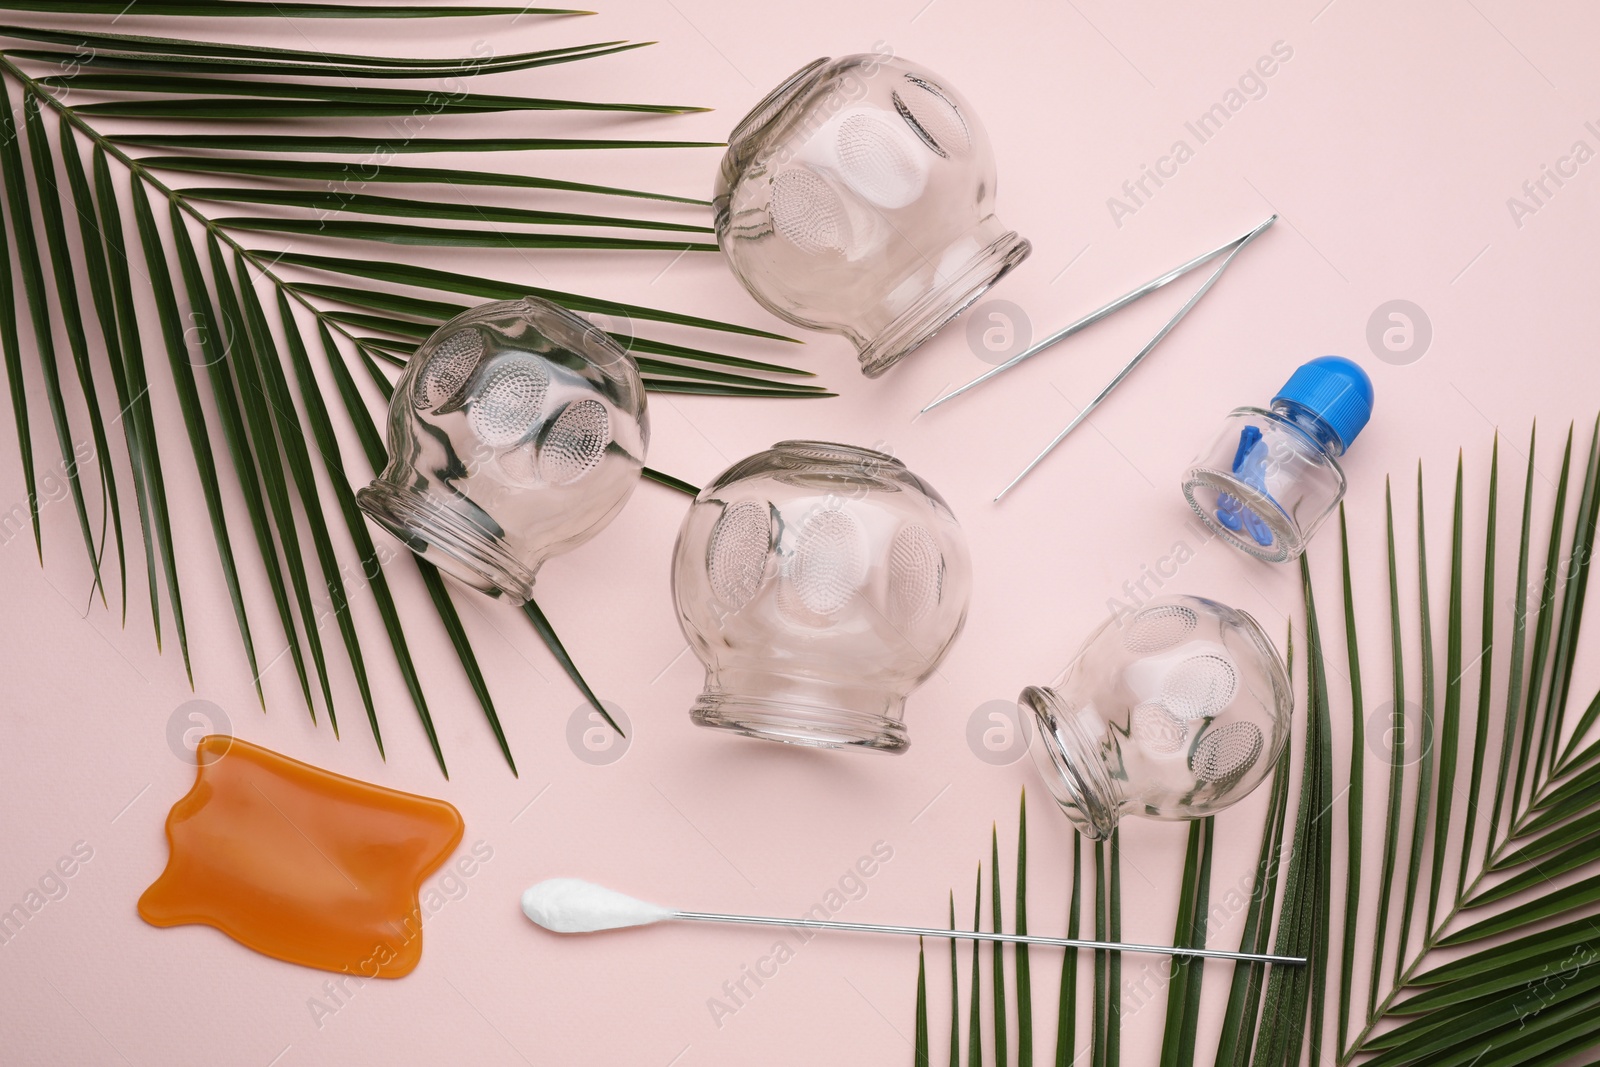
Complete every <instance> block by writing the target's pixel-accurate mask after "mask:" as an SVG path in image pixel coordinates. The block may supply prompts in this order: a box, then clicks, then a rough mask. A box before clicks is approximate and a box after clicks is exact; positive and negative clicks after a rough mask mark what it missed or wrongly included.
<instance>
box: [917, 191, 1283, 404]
mask: <svg viewBox="0 0 1600 1067" xmlns="http://www.w3.org/2000/svg"><path fill="white" fill-rule="evenodd" d="M1277 217H1278V216H1276V215H1274V216H1272V218H1270V219H1268V220H1267V221H1266V222H1264V223H1262V224H1261V225H1260V226H1257V227H1256V228H1255V229H1254V230H1251V231H1250V232H1249V233H1247V234H1245V235H1243V236H1241V237H1235V238H1233V239H1232V240H1231V241H1229V242H1228V243H1227V244H1223V245H1218V246H1217V247H1216V248H1213V249H1212V250H1211V251H1209V252H1207V253H1205V254H1204V255H1199V256H1196V257H1195V258H1193V259H1191V260H1190V261H1189V262H1187V263H1185V264H1183V265H1182V266H1178V267H1174V268H1172V269H1171V270H1169V271H1167V273H1165V274H1163V275H1161V276H1160V277H1158V278H1151V279H1150V280H1149V281H1147V282H1145V283H1144V284H1143V285H1141V286H1139V288H1137V289H1135V290H1133V291H1132V292H1128V293H1123V294H1122V295H1121V296H1119V297H1117V298H1116V299H1115V300H1113V301H1111V303H1109V304H1106V305H1105V306H1104V307H1098V308H1095V309H1094V310H1093V311H1091V312H1089V313H1088V314H1087V315H1085V316H1084V317H1083V318H1081V319H1078V320H1077V321H1076V322H1071V323H1068V324H1067V325H1066V326H1063V327H1062V328H1061V329H1059V330H1057V331H1056V332H1055V333H1053V334H1051V335H1050V336H1049V337H1046V338H1044V339H1043V340H1041V341H1039V343H1038V344H1035V345H1032V346H1030V347H1029V348H1027V349H1026V350H1025V351H1022V352H1018V353H1017V354H1016V355H1014V356H1012V357H1011V358H1010V359H1008V360H1006V361H1005V362H1004V363H1001V364H1000V365H998V366H995V367H991V368H989V369H988V370H986V371H984V372H983V373H982V374H980V375H978V376H977V377H976V378H974V379H972V381H970V382H968V383H967V384H966V385H962V386H958V387H957V388H955V389H952V390H950V392H948V393H946V394H944V395H943V396H941V397H939V398H938V399H937V400H935V401H933V402H932V403H930V404H929V405H928V406H927V407H925V408H923V409H922V411H923V412H924V413H926V412H929V411H932V410H933V409H934V408H936V407H938V406H939V405H940V404H943V403H945V402H946V401H948V400H954V399H955V398H956V397H958V396H960V395H961V394H962V393H965V392H967V391H968V390H969V389H975V388H977V387H978V386H980V385H982V384H983V383H984V382H986V381H988V380H989V379H990V378H993V377H994V376H995V375H997V374H1003V373H1004V372H1006V371H1008V370H1010V369H1011V368H1012V367H1015V366H1016V365H1017V364H1019V363H1021V362H1022V361H1023V360H1026V359H1032V358H1033V357H1034V356H1037V355H1038V354H1039V353H1040V352H1043V351H1044V350H1045V349H1047V348H1050V347H1051V346H1053V345H1056V344H1059V343H1060V342H1062V341H1065V340H1066V339H1067V338H1069V337H1071V336H1072V335H1073V334H1075V333H1080V332H1082V331H1083V330H1086V329H1088V328H1089V327H1090V326H1093V325H1094V324H1095V323H1097V322H1099V321H1100V320H1101V319H1103V318H1105V317H1106V316H1108V315H1111V314H1114V313H1116V312H1118V311H1121V310H1122V309H1123V308H1125V307H1127V306H1128V305H1129V304H1131V303H1133V302H1134V301H1136V300H1138V299H1140V298H1141V297H1146V296H1149V295H1150V294H1151V293H1153V292H1155V291H1156V290H1157V289H1160V288H1161V287H1162V286H1164V285H1167V284H1169V283H1171V282H1174V281H1177V280H1178V279H1179V278H1181V277H1183V276H1184V275H1185V274H1188V273H1189V272H1190V271H1192V270H1194V269H1195V268H1196V267H1199V266H1202V265H1204V264H1206V263H1209V262H1211V261H1212V260H1213V259H1216V258H1217V257H1218V256H1220V255H1222V254H1223V253H1224V252H1227V251H1229V250H1230V249H1233V248H1235V247H1236V246H1238V245H1239V244H1240V243H1241V242H1243V241H1247V240H1249V239H1250V238H1251V237H1254V236H1255V235H1256V234H1257V233H1259V232H1260V231H1261V230H1263V229H1265V228H1266V227H1268V226H1270V225H1272V223H1273V220H1275V219H1276V218H1277Z"/></svg>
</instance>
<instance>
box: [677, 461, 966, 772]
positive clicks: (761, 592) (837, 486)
mask: <svg viewBox="0 0 1600 1067" xmlns="http://www.w3.org/2000/svg"><path fill="white" fill-rule="evenodd" d="M672 587H673V596H674V599H675V601H676V603H677V609H678V621H679V623H680V624H681V625H682V627H683V632H684V635H685V637H687V638H688V641H689V647H690V648H692V649H693V650H694V652H695V654H696V655H697V656H698V657H699V658H700V660H701V662H702V663H703V664H704V665H705V668H706V681H705V689H704V691H703V692H702V693H701V694H700V697H699V699H698V700H696V701H695V704H694V707H693V709H692V710H691V717H692V718H693V720H694V721H695V722H696V723H698V724H700V725H701V726H708V727H714V728H721V729H727V730H733V731H736V732H739V733H743V734H746V735H748V736H751V737H759V738H765V739H768V740H774V741H783V742H788V743H791V744H798V745H811V746H816V747H826V748H841V747H854V748H866V749H876V750H880V751H889V752H898V751H901V750H903V749H905V748H906V747H907V745H908V744H909V743H910V740H909V735H908V733H907V731H906V727H905V723H904V715H905V699H906V696H907V695H908V694H909V693H910V692H911V691H912V690H913V689H915V688H916V687H917V686H918V685H920V684H921V683H922V681H923V680H924V679H926V678H927V677H928V676H929V675H930V674H931V673H932V672H933V670H934V669H935V668H936V667H937V666H938V664H939V662H940V661H941V660H942V659H943V658H944V656H945V654H946V652H947V651H948V650H949V648H950V646H951V644H952V643H953V642H954V641H955V639H956V636H957V635H958V634H959V633H960V632H961V627H962V624H963V623H964V622H965V620H966V613H967V601H968V598H969V594H970V587H971V565H970V562H969V560H968V556H967V546H966V539H965V537H964V536H963V534H962V532H961V528H960V526H959V525H957V523H956V519H955V516H954V515H953V514H952V513H951V511H950V508H949V506H948V505H947V504H946V503H945V502H944V500H943V498H941V497H940V496H939V494H938V493H937V492H935V491H934V489H933V488H932V487H931V486H929V485H928V484H927V483H926V482H924V481H922V479H920V478H918V477H917V476H916V475H915V474H912V473H911V471H909V470H908V469H907V468H906V467H905V465H904V464H902V463H901V462H900V461H899V460H896V459H894V458H893V457H891V456H888V455H886V454H884V453H882V452H875V451H872V450H869V449H863V448H856V447H854V446H850V445H839V444H831V443H827V442H820V441H784V442H781V443H779V444H776V445H774V446H773V447H772V448H771V449H769V450H767V451H765V452H759V453H757V454H755V455H753V456H750V457H749V458H747V459H744V460H741V461H740V462H738V463H735V464H734V465H733V466H731V467H729V468H728V469H727V470H726V471H724V472H723V473H722V474H721V475H719V476H718V477H717V478H716V480H715V481H713V482H712V483H711V484H710V485H708V486H706V487H705V488H704V489H703V490H701V492H700V495H699V497H697V498H696V500H695V503H694V505H693V506H692V507H691V508H690V510H689V513H688V515H687V516H685V518H684V522H683V526H682V527H681V528H680V530H679V532H678V542H677V546H676V548H675V549H674V553H673V565H672Z"/></svg>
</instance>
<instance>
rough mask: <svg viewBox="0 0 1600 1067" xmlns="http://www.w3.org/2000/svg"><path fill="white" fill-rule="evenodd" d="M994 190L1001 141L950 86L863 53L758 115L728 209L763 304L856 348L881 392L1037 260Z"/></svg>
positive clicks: (727, 242) (827, 62) (753, 289)
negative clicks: (899, 370) (885, 378)
mask: <svg viewBox="0 0 1600 1067" xmlns="http://www.w3.org/2000/svg"><path fill="white" fill-rule="evenodd" d="M994 190H995V167H994V155H993V153H992V152H991V151H990V148H989V139H988V136H987V134H986V133H985V132H984V129H983V126H982V125H981V124H980V123H979V122H978V118H977V116H976V115H975V114H974V113H973V110H972V108H971V107H970V106H969V105H968V104H967V102H966V101H965V100H964V99H963V98H962V97H961V96H960V95H959V94H958V93H956V92H955V90H954V89H952V88H950V86H949V83H948V82H946V81H945V80H944V79H943V78H940V77H939V76H938V75H936V74H934V73H932V72H931V71H928V70H925V69H924V68H922V67H919V66H916V65H915V64H912V63H908V62H906V61H904V60H901V59H897V58H894V57H892V56H883V55H852V56H845V57H843V58H841V59H819V60H816V61H815V62H813V63H811V64H809V65H807V66H806V67H805V68H803V69H801V70H800V71H798V72H797V73H795V74H794V75H792V76H790V77H789V78H788V79H787V80H786V81H785V82H784V83H783V84H782V85H780V86H779V87H778V88H777V89H775V90H773V91H772V93H770V94H769V95H768V96H767V98H766V99H765V100H763V101H762V102H761V103H759V104H757V105H756V107H755V108H754V110H752V111H751V112H750V114H748V115H746V116H745V118H744V120H743V121H741V122H740V123H739V125H738V126H737V127H736V128H735V129H734V131H733V133H732V134H731V135H730V136H729V138H728V150H727V152H726V154H725V155H724V156H723V160H722V168H721V171H720V172H719V174H718V177H717V184H716V189H715V193H714V197H713V200H712V204H713V208H714V211H715V221H716V229H717V241H718V243H719V244H720V245H721V246H722V250H723V252H724V253H725V254H726V255H727V258H728V263H729V265H730V266H731V267H732V268H733V272H734V274H735V275H736V276H737V277H738V278H739V280H740V281H741V282H743V283H744V286H745V288H747V289H748V290H749V291H750V293H751V295H753V296H754V297H755V298H756V299H757V300H758V301H760V302H761V304H763V305H764V306H765V307H766V308H767V309H768V310H770V311H771V312H772V313H773V314H775V315H778V316H779V317H781V318H783V319H786V320H788V321H789V322H793V323H795V324H797V325H800V326H804V327H807V328H810V329H815V330H829V331H832V332H834V333H841V334H844V335H845V336H846V337H848V338H849V339H850V341H851V342H852V343H854V344H855V346H856V348H857V349H858V351H859V353H860V357H861V370H862V372H863V373H864V374H866V375H867V377H869V378H876V377H877V376H878V375H880V374H882V373H883V372H884V371H886V370H888V369H889V367H891V366H893V365H894V364H895V363H896V362H898V361H899V360H900V359H902V358H903V357H904V356H905V355H906V354H907V353H908V352H910V351H911V350H912V349H914V348H916V347H917V346H918V345H920V344H922V343H923V342H924V341H926V340H928V338H930V337H932V336H933V335H934V333H936V332H937V331H938V330H939V328H940V327H941V326H943V325H944V324H945V323H947V322H949V321H950V320H951V319H952V318H954V317H955V316H957V315H959V314H960V313H961V312H962V311H963V310H964V309H965V308H966V307H967V306H968V305H969V304H971V303H972V302H973V301H974V300H976V299H977V298H978V297H979V296H980V295H981V294H982V293H983V292H984V290H986V289H988V288H989V286H991V285H993V284H994V283H995V282H996V281H997V280H999V278H1000V277H1001V276H1002V275H1004V274H1005V273H1006V272H1007V271H1009V270H1010V269H1011V268H1013V267H1015V266H1016V265H1017V264H1018V263H1021V262H1022V260H1023V259H1024V258H1026V257H1027V255H1028V251H1029V245H1028V242H1027V241H1025V240H1023V239H1022V238H1021V237H1019V236H1018V235H1017V233H1016V232H1015V231H1014V230H1010V229H1007V228H1006V227H1005V226H1004V225H1002V224H1001V223H1000V221H999V220H998V219H997V218H995V214H994Z"/></svg>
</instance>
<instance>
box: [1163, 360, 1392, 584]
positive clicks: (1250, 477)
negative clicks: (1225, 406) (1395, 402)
mask: <svg viewBox="0 0 1600 1067" xmlns="http://www.w3.org/2000/svg"><path fill="white" fill-rule="evenodd" d="M1371 417H1372V379H1370V378H1368V377H1367V373H1366V371H1363V370H1362V369H1361V368H1360V367H1358V366H1357V365H1356V364H1355V363H1353V362H1352V361H1350V360H1348V359H1345V358H1344V357H1343V356H1319V357H1317V358H1316V359H1313V360H1312V361H1310V362H1309V363H1306V364H1304V365H1302V366H1301V367H1300V368H1299V369H1298V370H1296V371H1295V372H1294V374H1292V375H1291V376H1290V377H1289V380H1288V381H1287V382H1286V383H1284V386H1283V388H1282V389H1279V390H1278V395H1277V396H1275V397H1273V398H1272V408H1271V410H1266V409H1263V408H1256V407H1242V408H1234V409H1233V411H1232V412H1230V413H1229V415H1228V421H1227V422H1225V423H1223V426H1222V431H1221V432H1220V433H1219V434H1217V436H1216V437H1215V438H1213V439H1212V441H1211V443H1210V444H1209V445H1207V446H1206V448H1205V449H1204V450H1203V451H1202V452H1201V453H1200V455H1199V456H1198V457H1196V458H1195V461H1194V463H1193V465H1191V466H1190V467H1189V469H1188V470H1187V471H1186V472H1185V473H1184V476H1183V495H1184V496H1185V497H1187V498H1188V500H1189V506H1190V507H1191V508H1193V509H1194V512H1195V514H1196V515H1198V516H1200V519H1201V521H1203V522H1204V523H1205V524H1206V525H1207V526H1209V527H1211V529H1212V530H1214V531H1215V532H1216V533H1217V534H1218V535H1219V536H1220V537H1221V538H1222V539H1223V540H1224V541H1226V542H1228V543H1229V544H1231V545H1233V546H1234V547H1236V548H1239V549H1242V550H1243V551H1245V552H1248V553H1250V554H1251V555H1252V556H1255V557H1256V558H1257V559H1264V560H1266V561H1267V562H1268V563H1289V562H1292V561H1294V560H1296V559H1298V558H1299V557H1300V554H1301V553H1302V552H1304V551H1305V548H1306V542H1308V541H1310V540H1311V537H1312V535H1313V534H1315V533H1316V532H1317V528H1318V527H1319V526H1321V525H1322V522H1323V520H1324V519H1326V518H1327V517H1328V516H1329V515H1330V514H1332V513H1333V509H1334V508H1335V507H1337V506H1338V504H1339V501H1340V499H1341V498H1343V496H1344V488H1345V480H1344V471H1343V470H1341V469H1340V468H1339V463H1338V458H1339V457H1340V456H1342V455H1343V454H1344V453H1345V451H1346V450H1347V449H1348V448H1349V447H1350V444H1351V442H1353V441H1354V440H1355V439H1356V435H1357V434H1359V433H1360V432H1361V428H1362V427H1363V426H1365V425H1366V424H1367V420H1368V419H1370V418H1371Z"/></svg>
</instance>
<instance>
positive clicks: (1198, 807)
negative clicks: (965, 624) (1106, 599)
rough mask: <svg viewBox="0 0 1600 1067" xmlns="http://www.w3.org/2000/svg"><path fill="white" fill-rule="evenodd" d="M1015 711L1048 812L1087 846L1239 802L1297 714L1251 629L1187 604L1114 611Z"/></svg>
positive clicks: (1163, 602) (1228, 613)
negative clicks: (1055, 810) (1048, 797)
mask: <svg viewBox="0 0 1600 1067" xmlns="http://www.w3.org/2000/svg"><path fill="white" fill-rule="evenodd" d="M1017 703H1018V705H1019V707H1020V708H1021V710H1022V712H1023V713H1024V714H1027V713H1029V712H1031V713H1032V714H1033V716H1034V722H1035V724H1036V725H1037V726H1038V728H1039V737H1038V740H1037V741H1036V742H1035V743H1034V744H1033V745H1031V746H1030V750H1031V751H1032V752H1033V755H1034V762H1035V763H1036V764H1037V765H1038V768H1039V773H1040V775H1041V776H1043V778H1044V780H1045V784H1046V785H1047V786H1049V788H1050V792H1051V794H1052V795H1053V796H1054V797H1055V800H1056V804H1057V805H1059V806H1060V808H1061V810H1062V811H1063V812H1064V813H1065V814H1066V816H1067V818H1068V819H1070V820H1071V821H1072V824H1073V825H1074V826H1076V827H1077V828H1078V830H1079V831H1080V832H1081V833H1083V834H1084V835H1085V836H1086V837H1089V838H1091V839H1093V840H1101V839H1104V838H1106V837H1109V836H1110V835H1111V832H1112V831H1113V830H1115V829H1116V827H1117V822H1118V821H1119V820H1120V819H1121V818H1122V817H1123V816H1124V815H1142V816H1144V817H1146V818H1150V819H1161V820H1179V819H1197V818H1201V817H1203V816H1206V815H1211V814H1213V813H1215V812H1218V811H1221V810H1222V809H1223V808H1226V807H1228V806H1229V805H1231V804H1234V803H1236V802H1238V801H1239V800H1240V799H1242V798H1243V797H1244V796H1245V795H1246V794H1248V793H1249V792H1250V791H1251V790H1252V789H1254V788H1255V787H1256V786H1257V785H1259V784H1261V780H1262V779H1263V778H1265V777H1266V775H1267V772H1268V771H1270V770H1271V769H1272V766H1273V764H1274V763H1275V762H1276V761H1277V758H1278V753H1279V752H1280V751H1281V750H1282V749H1283V745H1284V743H1285V742H1286V741H1287V740H1288V737H1289V725H1290V718H1291V713H1292V711H1293V698H1292V696H1291V695H1290V689H1289V678H1288V674H1287V672H1286V671H1285V670H1284V666H1283V661H1282V660H1281V659H1279V657H1278V652H1277V649H1275V648H1274V647H1273V645H1272V642H1271V640H1269V639H1268V637H1267V635H1266V634H1265V633H1264V632H1263V631H1262V629H1261V627H1260V626H1259V625H1257V624H1256V621H1255V620H1254V619H1252V618H1251V617H1250V616H1249V615H1246V614H1245V613H1244V612H1242V611H1238V610H1235V609H1234V608H1230V607H1228V606H1226V605H1224V604H1219V603H1217V602H1216V601H1214V600H1203V599H1201V598H1199V597H1192V596H1169V597H1161V598H1158V599H1156V600H1152V601H1150V602H1148V603H1146V604H1145V605H1144V606H1143V607H1140V608H1138V609H1136V610H1133V611H1129V612H1120V613H1118V614H1117V615H1116V616H1114V617H1113V618H1111V619H1109V620H1107V621H1106V622H1105V623H1104V624H1103V625H1101V626H1100V628H1099V629H1097V630H1096V631H1095V632H1094V633H1093V634H1092V635H1090V637H1089V639H1088V640H1087V641H1086V642H1084V645H1083V647H1082V649H1081V650H1080V651H1079V653H1078V656H1077V658H1076V659H1075V660H1074V661H1073V663H1072V666H1071V668H1070V669H1069V670H1068V673H1067V677H1066V680H1065V682H1064V683H1063V684H1062V685H1061V687H1060V688H1059V689H1052V688H1046V687H1040V686H1029V687H1028V688H1026V689H1024V690H1023V691H1022V695H1021V696H1020V697H1018V698H1017Z"/></svg>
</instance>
